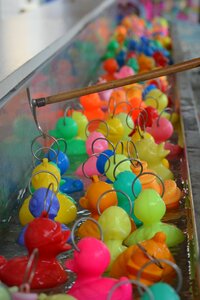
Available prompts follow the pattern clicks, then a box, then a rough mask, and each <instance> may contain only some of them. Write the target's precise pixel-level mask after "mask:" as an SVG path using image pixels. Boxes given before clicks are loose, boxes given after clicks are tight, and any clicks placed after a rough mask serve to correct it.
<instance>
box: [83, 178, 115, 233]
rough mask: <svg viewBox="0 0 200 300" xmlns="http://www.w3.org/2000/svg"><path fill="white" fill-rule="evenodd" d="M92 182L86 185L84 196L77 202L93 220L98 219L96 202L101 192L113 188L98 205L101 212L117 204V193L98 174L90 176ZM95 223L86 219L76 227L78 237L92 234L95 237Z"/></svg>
mask: <svg viewBox="0 0 200 300" xmlns="http://www.w3.org/2000/svg"><path fill="white" fill-rule="evenodd" d="M91 179H92V183H91V184H90V185H89V186H88V188H87V190H86V192H85V195H84V197H81V198H80V200H79V204H80V206H81V207H82V208H84V209H87V210H89V211H90V212H91V217H92V218H93V219H95V220H98V219H99V213H98V208H97V202H98V200H99V198H100V197H101V195H102V194H104V193H105V192H106V191H110V190H113V192H110V193H107V194H105V195H104V196H103V197H102V199H101V203H100V205H99V209H100V211H101V213H102V212H103V211H104V210H105V209H106V208H108V207H109V206H113V205H117V194H116V192H115V190H114V188H113V187H112V185H111V184H109V183H106V182H103V181H100V180H99V178H98V176H96V175H95V176H92V178H91ZM96 232H97V231H96V225H94V224H93V223H92V222H91V221H90V220H87V221H86V222H84V223H83V224H81V226H80V227H79V229H78V235H79V236H80V237H84V236H93V237H96V235H97V233H96Z"/></svg>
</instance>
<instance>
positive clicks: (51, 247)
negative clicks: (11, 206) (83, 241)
mask: <svg viewBox="0 0 200 300" xmlns="http://www.w3.org/2000/svg"><path fill="white" fill-rule="evenodd" d="M69 235H70V231H62V228H61V224H60V223H58V222H55V221H53V220H50V219H49V218H48V216H47V215H46V216H41V217H39V218H36V219H34V220H33V221H32V222H30V223H29V225H28V227H27V230H26V233H25V245H26V247H27V250H28V255H27V256H22V257H14V258H12V259H10V260H8V261H7V260H6V259H4V257H2V256H1V257H0V281H2V282H3V283H5V284H6V285H8V286H21V285H22V283H23V279H24V275H25V273H26V269H27V263H28V261H29V258H30V256H31V254H32V252H33V250H34V249H38V260H37V263H36V262H35V263H36V269H35V273H34V277H33V280H32V282H31V285H30V288H31V289H32V290H34V289H48V288H53V287H56V286H59V285H61V284H64V283H65V282H66V281H67V273H66V272H65V270H64V268H63V267H62V266H61V264H60V263H59V262H58V260H57V259H56V256H57V255H58V254H60V253H61V252H65V251H67V250H69V249H70V248H71V246H70V245H69V244H66V240H67V239H68V237H69ZM33 264H34V263H33Z"/></svg>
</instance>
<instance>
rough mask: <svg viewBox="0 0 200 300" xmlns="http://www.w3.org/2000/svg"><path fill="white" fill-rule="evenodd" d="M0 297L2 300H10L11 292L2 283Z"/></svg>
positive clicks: (0, 284)
mask: <svg viewBox="0 0 200 300" xmlns="http://www.w3.org/2000/svg"><path fill="white" fill-rule="evenodd" d="M0 299H2V300H12V295H11V292H10V291H9V290H8V288H7V287H6V286H5V285H4V284H2V283H0Z"/></svg>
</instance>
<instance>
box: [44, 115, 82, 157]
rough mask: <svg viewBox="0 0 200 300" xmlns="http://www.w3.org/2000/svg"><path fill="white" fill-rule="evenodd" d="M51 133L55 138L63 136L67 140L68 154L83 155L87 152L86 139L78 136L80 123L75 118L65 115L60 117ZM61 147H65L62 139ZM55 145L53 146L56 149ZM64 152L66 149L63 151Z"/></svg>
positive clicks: (59, 142) (61, 148)
mask: <svg viewBox="0 0 200 300" xmlns="http://www.w3.org/2000/svg"><path fill="white" fill-rule="evenodd" d="M49 133H50V134H51V135H52V136H54V137H55V138H59V139H60V138H63V139H64V140H65V141H66V142H67V154H68V155H69V156H70V155H81V154H85V153H86V149H85V141H84V140H81V139H80V138H79V139H78V138H77V135H78V125H77V123H76V122H75V120H74V119H72V118H70V117H66V116H64V117H63V118H60V119H59V120H58V121H57V123H56V127H55V129H54V130H50V131H49ZM58 144H59V149H60V150H61V151H63V148H64V147H65V146H64V144H63V143H61V141H59V140H58ZM54 147H55V146H53V147H52V148H53V149H54ZM63 152H64V151H63Z"/></svg>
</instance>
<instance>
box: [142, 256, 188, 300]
mask: <svg viewBox="0 0 200 300" xmlns="http://www.w3.org/2000/svg"><path fill="white" fill-rule="evenodd" d="M162 263H165V264H168V265H169V266H170V267H172V268H173V269H174V270H175V271H176V273H177V275H178V284H177V287H176V290H175V289H174V288H173V287H172V286H170V285H169V284H167V283H165V282H157V283H155V284H153V285H151V286H150V287H149V290H150V291H151V292H152V294H153V297H154V299H155V300H159V299H160V295H162V299H164V300H180V299H181V298H180V297H179V295H178V292H179V291H180V289H181V286H182V282H183V277H182V273H181V270H180V268H179V267H178V266H177V265H176V264H175V263H173V262H172V261H169V260H167V259H152V261H149V262H147V263H146V264H144V265H143V267H142V268H141V269H140V271H139V272H138V276H137V277H138V279H139V278H140V276H141V275H142V272H143V271H144V270H145V269H146V268H147V267H149V266H150V265H151V264H158V265H159V264H162ZM141 299H142V300H147V299H148V294H147V291H145V292H144V293H143V295H142V297H141Z"/></svg>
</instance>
